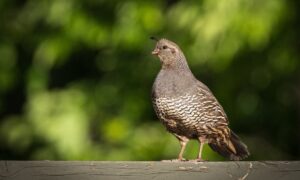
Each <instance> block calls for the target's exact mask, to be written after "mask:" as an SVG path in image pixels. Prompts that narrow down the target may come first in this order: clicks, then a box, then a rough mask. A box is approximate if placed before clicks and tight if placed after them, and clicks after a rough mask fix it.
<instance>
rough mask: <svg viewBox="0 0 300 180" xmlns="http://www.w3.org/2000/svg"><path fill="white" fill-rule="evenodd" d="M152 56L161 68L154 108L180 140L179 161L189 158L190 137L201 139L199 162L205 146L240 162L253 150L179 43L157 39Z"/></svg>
mask: <svg viewBox="0 0 300 180" xmlns="http://www.w3.org/2000/svg"><path fill="white" fill-rule="evenodd" d="M151 39H153V40H155V41H156V46H155V48H154V50H153V51H152V55H155V56H157V57H158V59H159V60H160V62H161V68H160V71H159V73H158V74H157V76H156V78H155V81H154V83H153V86H152V93H151V99H152V104H153V108H154V111H155V113H156V115H157V117H158V119H159V120H160V121H161V122H162V124H163V125H164V126H165V128H166V130H167V131H169V132H170V133H171V134H173V135H174V136H175V137H176V138H177V139H178V140H179V142H180V146H181V150H180V152H179V155H178V158H177V159H174V161H175V160H177V161H187V160H186V159H185V158H184V157H183V154H184V151H185V148H186V145H187V143H188V142H189V140H193V139H194V140H197V141H199V153H198V156H197V159H195V160H196V161H205V160H204V159H203V157H202V152H203V146H204V144H208V145H209V146H210V148H211V149H212V150H214V151H215V152H217V153H219V154H220V155H222V156H223V157H225V158H229V159H230V160H234V161H238V160H243V159H245V158H247V157H248V156H249V155H250V153H249V151H248V148H247V146H246V145H245V144H244V143H243V142H242V141H241V139H240V138H239V137H238V136H237V135H236V134H235V133H234V132H233V131H232V130H231V129H230V128H229V121H228V118H227V115H226V113H225V111H224V109H223V107H222V106H221V105H220V103H219V102H218V100H217V99H216V97H215V96H214V95H213V93H212V91H211V90H210V89H209V88H208V87H207V86H206V85H205V84H204V83H202V82H201V81H199V80H198V79H197V78H196V77H195V76H194V75H193V73H192V71H191V70H190V68H189V65H188V63H187V60H186V58H185V55H184V53H183V52H182V50H181V49H180V48H179V46H178V45H177V44H176V43H174V42H172V41H170V40H168V39H165V38H161V39H157V38H154V37H151Z"/></svg>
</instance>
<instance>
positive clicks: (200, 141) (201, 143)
mask: <svg viewBox="0 0 300 180" xmlns="http://www.w3.org/2000/svg"><path fill="white" fill-rule="evenodd" d="M198 139H199V143H200V146H199V154H198V157H197V161H204V160H203V159H202V150H203V146H204V144H205V143H207V140H206V139H205V138H202V137H199V138H198Z"/></svg>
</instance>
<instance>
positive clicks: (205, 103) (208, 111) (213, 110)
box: [197, 81, 229, 126]
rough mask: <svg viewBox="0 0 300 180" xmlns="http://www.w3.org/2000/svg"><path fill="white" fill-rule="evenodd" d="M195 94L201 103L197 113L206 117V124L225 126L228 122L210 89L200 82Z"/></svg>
mask: <svg viewBox="0 0 300 180" xmlns="http://www.w3.org/2000/svg"><path fill="white" fill-rule="evenodd" d="M197 94H198V96H199V99H200V103H201V106H199V111H202V112H203V114H204V115H205V116H206V117H207V120H208V122H212V123H215V124H218V125H224V126H227V125H228V123H229V122H228V119H227V115H226V113H225V111H224V109H223V107H222V106H221V105H220V103H219V102H218V100H217V99H216V98H215V96H214V95H213V93H212V92H211V91H210V89H209V88H208V87H207V86H206V85H205V84H203V83H201V82H200V81H198V86H197Z"/></svg>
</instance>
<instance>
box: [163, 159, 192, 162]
mask: <svg viewBox="0 0 300 180" xmlns="http://www.w3.org/2000/svg"><path fill="white" fill-rule="evenodd" d="M187 161H188V160H186V159H184V158H181V159H170V160H162V162H187Z"/></svg>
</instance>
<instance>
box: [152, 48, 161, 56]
mask: <svg viewBox="0 0 300 180" xmlns="http://www.w3.org/2000/svg"><path fill="white" fill-rule="evenodd" d="M158 53H159V50H158V49H154V50H153V51H152V53H151V54H153V55H158Z"/></svg>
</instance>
